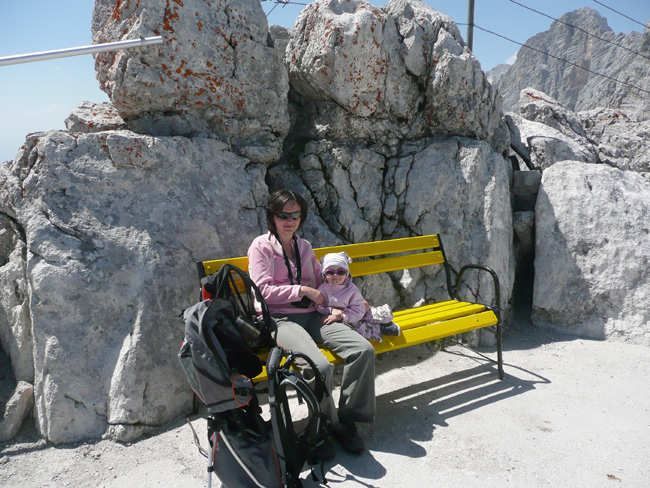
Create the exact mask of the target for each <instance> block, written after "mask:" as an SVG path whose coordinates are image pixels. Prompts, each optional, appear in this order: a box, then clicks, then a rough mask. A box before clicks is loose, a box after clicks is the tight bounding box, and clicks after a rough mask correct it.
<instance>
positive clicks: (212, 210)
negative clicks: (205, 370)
mask: <svg viewBox="0 0 650 488" xmlns="http://www.w3.org/2000/svg"><path fill="white" fill-rule="evenodd" d="M28 147H31V149H30V150H27V149H25V150H24V151H23V152H22V155H21V157H20V158H19V159H17V160H16V161H14V162H13V164H12V165H11V166H2V167H0V212H1V213H4V214H6V215H10V216H12V222H13V223H14V225H15V226H16V227H17V228H18V229H19V235H23V236H24V240H25V248H26V249H25V256H24V257H25V264H24V266H25V270H26V271H25V278H24V280H25V282H26V285H25V287H26V292H27V293H26V296H29V302H28V307H29V308H28V312H29V313H28V314H25V315H24V316H23V317H22V318H23V319H24V320H25V321H27V324H25V326H28V327H29V328H31V330H33V354H34V369H35V384H34V395H35V408H36V418H37V423H38V427H39V429H40V431H41V433H42V434H43V436H44V437H45V438H47V439H48V440H49V441H51V442H54V443H60V442H71V441H77V440H81V439H88V438H97V437H99V436H100V435H102V434H103V433H104V432H109V433H110V432H117V433H119V432H124V433H125V434H124V435H125V436H127V438H128V436H130V435H131V434H130V433H132V432H133V431H134V429H135V430H138V429H140V428H147V427H150V426H157V425H161V424H163V423H165V422H168V421H170V420H172V419H173V418H175V417H176V416H178V415H180V414H181V413H185V412H187V411H188V410H189V409H190V408H191V404H192V394H191V391H190V390H189V388H188V387H187V383H186V380H185V378H184V376H183V373H182V371H181V369H180V367H179V365H178V362H177V359H176V353H177V348H178V345H179V344H180V342H181V340H182V337H183V325H182V322H181V321H180V319H179V318H178V314H179V313H180V312H181V311H182V310H183V309H184V308H185V307H186V306H187V305H188V304H189V303H191V301H192V300H193V299H194V298H195V297H196V290H197V285H196V276H195V273H194V272H193V270H194V262H195V261H198V260H201V259H205V258H208V257H214V256H218V255H224V256H225V255H241V254H244V253H245V251H246V249H247V247H248V245H249V243H250V241H251V240H252V239H253V237H254V236H255V235H257V234H259V232H260V230H261V229H262V228H263V222H264V219H263V212H262V209H263V206H264V205H265V203H266V198H267V190H266V185H265V184H264V175H265V168H264V166H263V165H261V164H254V163H251V162H250V161H249V160H246V159H244V158H242V157H239V156H237V155H235V154H233V153H231V152H229V151H227V146H226V145H225V144H224V143H221V142H218V141H216V140H214V139H201V138H194V139H191V140H190V139H186V138H183V137H152V136H143V135H138V134H135V133H133V132H130V131H125V130H123V131H107V132H98V133H90V134H85V133H75V134H69V133H67V132H62V131H52V132H48V133H41V134H39V135H37V136H33V138H32V140H31V141H30V142H29V144H26V146H25V148H28ZM10 247H11V246H10ZM5 267H6V265H5ZM2 269H3V270H4V267H3V268H2ZM0 277H2V279H3V281H2V283H0V285H1V286H0V289H2V290H5V289H7V288H8V287H10V286H11V287H12V286H13V285H11V284H10V283H7V282H6V281H5V279H6V278H5V275H4V274H3V275H0ZM188 300H189V302H188ZM3 306H4V305H3ZM110 426H113V427H112V428H109V427H110ZM120 426H125V427H124V428H123V429H122V428H120Z"/></svg>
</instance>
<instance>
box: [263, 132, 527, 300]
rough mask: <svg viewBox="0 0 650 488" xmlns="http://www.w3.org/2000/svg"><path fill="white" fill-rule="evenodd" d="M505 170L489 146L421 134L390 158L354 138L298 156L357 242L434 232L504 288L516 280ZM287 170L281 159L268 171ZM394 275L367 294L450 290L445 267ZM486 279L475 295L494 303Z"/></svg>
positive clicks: (311, 184)
mask: <svg viewBox="0 0 650 488" xmlns="http://www.w3.org/2000/svg"><path fill="white" fill-rule="evenodd" d="M508 168H509V166H508V164H507V163H506V162H505V160H504V159H503V158H502V157H501V156H500V155H497V154H496V153H494V152H493V151H492V149H491V147H490V146H489V144H487V143H485V142H478V141H475V140H471V139H464V138H455V137H449V138H442V139H434V140H422V141H420V142H419V143H418V144H413V145H410V146H408V147H404V153H403V154H400V155H398V156H395V157H392V158H386V157H385V156H383V155H382V154H380V153H377V152H375V151H373V150H372V149H371V148H359V147H358V146H356V145H354V144H352V143H349V144H343V143H341V141H338V142H336V143H335V142H331V141H328V142H322V141H313V142H310V143H309V144H307V146H306V148H305V152H304V153H303V154H302V155H301V157H300V169H301V170H302V171H301V174H302V183H303V184H304V187H306V190H307V192H308V193H309V194H310V195H312V197H313V201H314V205H315V207H316V208H317V210H318V213H319V214H320V215H321V216H323V220H324V221H325V222H326V223H327V226H328V228H329V229H331V230H332V231H333V232H334V233H335V234H337V235H342V236H343V237H344V239H345V240H346V241H348V242H362V241H366V240H376V239H383V238H391V237H404V236H410V235H424V234H431V233H436V232H440V233H441V234H442V238H443V243H444V245H445V252H446V254H447V257H448V259H449V260H450V262H452V263H453V264H454V265H456V266H457V267H460V266H461V265H463V264H468V263H482V264H488V265H489V266H491V267H493V268H494V269H495V270H497V273H498V274H499V276H500V278H501V279H502V282H501V286H502V287H503V288H502V289H503V290H511V289H512V283H513V279H514V276H513V273H514V261H513V254H512V238H513V236H512V212H511V210H510V192H509V180H510V178H511V175H510V173H509V172H508ZM286 171H288V168H286V167H284V166H280V167H276V168H274V169H273V171H272V174H273V175H275V176H276V177H277V178H280V175H281V174H283V173H284V172H286ZM297 189H300V187H297ZM468 195H469V196H470V197H469V198H468V197H467V196H468ZM393 278H394V279H393V286H394V290H393V291H392V292H391V293H388V294H387V290H386V288H387V287H386V282H385V280H376V279H373V280H370V281H369V282H368V283H366V284H365V285H364V287H363V290H364V293H365V295H366V296H368V297H373V298H372V299H373V300H376V301H377V303H385V302H386V303H389V304H390V305H391V306H392V307H402V308H403V307H405V306H413V305H414V304H415V303H416V302H417V301H418V300H421V299H422V297H425V296H426V297H429V298H435V299H438V300H440V299H444V298H446V297H447V296H448V295H447V292H446V287H445V284H444V273H443V272H442V269H433V270H432V271H431V273H430V274H429V273H426V274H425V273H423V272H422V271H420V270H409V271H408V272H404V273H396V274H394V276H393ZM487 278H488V277H487V276H484V277H482V278H481V289H482V291H483V294H482V295H481V299H483V300H487V301H488V302H490V303H491V302H492V300H493V299H494V295H493V294H492V289H491V286H492V285H491V283H490V282H489V281H488V279H487ZM475 279H478V278H476V277H475ZM470 282H471V280H470ZM477 284H478V281H475V282H472V285H477ZM507 294H508V295H509V291H508V292H507ZM379 297H381V298H382V299H383V300H385V302H382V301H381V300H380V298H379ZM502 305H503V306H504V307H505V306H506V305H505V303H504V304H502Z"/></svg>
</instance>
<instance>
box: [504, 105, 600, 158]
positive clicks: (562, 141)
mask: <svg viewBox="0 0 650 488" xmlns="http://www.w3.org/2000/svg"><path fill="white" fill-rule="evenodd" d="M508 117H509V120H510V124H514V125H516V127H517V132H518V133H519V134H520V136H521V144H524V145H525V146H526V148H527V150H528V153H529V154H530V160H531V162H532V164H533V165H534V167H535V168H538V169H542V170H543V169H546V168H548V167H550V166H551V165H553V164H555V163H556V162H558V161H567V160H571V161H583V162H589V163H596V162H599V160H598V154H597V152H596V150H595V148H594V146H593V145H592V144H590V143H587V144H583V143H581V141H580V140H576V139H575V138H573V137H569V136H567V135H565V134H563V133H562V132H560V131H559V130H557V129H554V128H553V127H550V126H548V125H546V124H543V123H541V122H532V121H530V120H526V119H524V118H523V117H521V116H519V115H516V114H513V113H509V114H508Z"/></svg>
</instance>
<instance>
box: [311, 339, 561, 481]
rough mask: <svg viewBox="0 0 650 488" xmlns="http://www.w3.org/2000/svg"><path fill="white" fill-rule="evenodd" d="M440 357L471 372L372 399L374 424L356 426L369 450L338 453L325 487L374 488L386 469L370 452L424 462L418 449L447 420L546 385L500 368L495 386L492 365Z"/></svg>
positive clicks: (470, 355) (473, 357)
mask: <svg viewBox="0 0 650 488" xmlns="http://www.w3.org/2000/svg"><path fill="white" fill-rule="evenodd" d="M439 354H440V355H441V356H442V355H443V354H450V355H453V356H457V357H462V358H466V359H467V360H469V361H472V362H475V363H476V366H474V367H469V368H467V369H464V370H462V371H456V372H453V373H450V374H446V375H444V376H439V377H436V378H433V379H430V380H426V381H423V382H420V383H417V384H411V385H409V386H405V387H404V388H399V389H396V390H393V391H390V392H388V393H384V394H382V395H379V396H377V418H376V420H375V423H374V424H373V426H371V427H366V426H364V425H362V424H361V425H360V429H361V433H362V436H363V437H364V439H365V440H366V446H367V448H368V450H367V451H365V452H364V453H363V454H362V455H361V456H351V455H348V454H346V453H344V452H342V451H341V450H339V452H338V453H337V457H336V460H335V464H333V465H332V466H330V467H329V470H328V472H327V479H328V483H330V485H335V484H336V483H339V482H344V481H356V482H358V483H359V486H367V487H371V486H376V485H373V484H368V483H367V480H369V479H370V480H379V479H381V478H382V477H383V476H385V474H386V472H387V469H386V468H385V467H384V466H383V465H382V464H381V463H380V462H379V461H377V459H376V458H375V457H374V456H373V454H372V453H373V452H387V453H392V454H397V455H400V456H408V457H411V458H418V457H424V456H426V454H427V453H426V450H425V448H424V447H422V446H421V445H420V444H419V443H420V442H425V441H431V440H432V439H433V436H434V433H435V430H436V429H438V428H442V427H447V426H448V425H449V424H448V420H449V419H450V418H453V417H456V416H458V415H462V414H464V413H467V412H470V411H473V410H476V409H479V408H481V407H484V406H486V405H490V404H493V403H496V402H499V401H502V400H505V399H507V398H511V397H514V396H517V395H521V394H524V393H526V392H528V391H531V390H534V389H535V388H536V386H537V385H540V384H550V383H551V381H550V380H549V379H548V378H545V377H544V376H541V375H539V374H537V373H535V372H532V371H530V370H527V369H524V368H521V367H519V366H516V365H513V364H509V363H504V366H505V367H506V375H505V377H504V379H503V380H499V379H498V375H497V366H496V364H495V363H493V362H492V361H491V359H490V358H488V357H486V356H484V355H482V354H481V353H479V352H475V351H473V350H468V351H467V352H465V351H459V350H443V351H440V353H439ZM336 464H340V465H342V466H344V467H345V470H346V471H347V472H344V473H340V472H338V471H337V469H336ZM357 476H359V477H361V478H363V479H364V481H362V480H360V479H357V478H356V477H357ZM305 486H321V485H319V484H313V485H305Z"/></svg>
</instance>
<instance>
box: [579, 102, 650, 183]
mask: <svg viewBox="0 0 650 488" xmlns="http://www.w3.org/2000/svg"><path fill="white" fill-rule="evenodd" d="M576 115H577V117H578V118H579V119H580V123H581V124H582V126H583V127H584V129H585V132H586V134H587V136H588V137H589V138H590V139H591V140H592V141H593V142H594V144H596V149H597V150H598V159H600V160H601V161H602V162H603V163H606V164H609V165H611V166H615V167H617V168H619V169H623V170H630V171H641V172H649V171H650V145H649V144H648V140H649V139H650V119H648V120H642V121H635V120H633V119H632V117H631V116H630V115H629V114H627V113H626V112H624V111H623V110H620V109H606V108H600V109H593V110H589V111H586V112H578V113H577V114H576Z"/></svg>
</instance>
